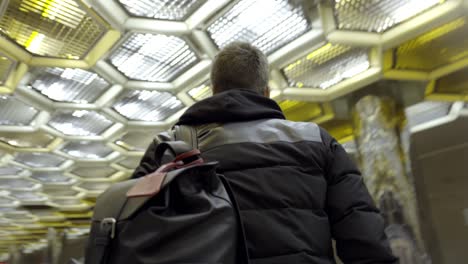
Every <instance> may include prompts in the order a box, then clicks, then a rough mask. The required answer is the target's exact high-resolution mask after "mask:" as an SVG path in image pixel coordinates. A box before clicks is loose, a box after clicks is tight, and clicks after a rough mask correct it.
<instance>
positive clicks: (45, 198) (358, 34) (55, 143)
mask: <svg viewBox="0 0 468 264" xmlns="http://www.w3.org/2000/svg"><path fill="white" fill-rule="evenodd" d="M467 13H468V0H445V1H444V0H424V1H422V0H421V1H420V0H382V1H370V0H353V1H350V0H334V1H333V0H322V1H305V0H304V1H292V0H234V1H232V0H231V1H229V0H181V1H171V0H83V1H81V0H3V1H1V3H0V225H1V226H2V229H1V231H0V254H1V253H2V252H7V251H8V249H9V246H10V245H11V244H17V245H23V246H26V247H27V248H28V247H29V248H38V247H40V245H42V244H44V243H45V242H44V234H45V233H46V231H45V230H47V228H48V227H55V228H59V229H60V228H62V229H63V228H70V230H76V228H83V227H84V228H86V226H87V224H88V221H89V218H90V210H91V208H92V206H93V202H94V201H95V198H96V197H97V196H98V195H99V194H100V193H101V192H102V191H103V190H105V189H106V188H107V187H108V186H109V185H110V184H111V183H112V182H116V181H120V180H123V179H126V178H128V176H129V175H130V173H131V172H132V170H133V169H134V168H135V167H136V166H137V164H138V162H139V159H140V158H141V156H142V154H143V152H144V150H145V148H146V146H147V145H148V144H149V142H151V140H152V138H153V136H154V135H156V134H157V133H158V132H159V131H162V130H165V129H167V128H169V127H170V126H171V125H172V124H173V123H174V122H175V121H176V120H177V119H178V117H179V116H180V115H181V114H182V113H183V111H185V110H186V109H187V107H189V106H190V105H192V104H193V103H195V102H197V101H200V100H202V99H204V98H206V97H208V96H210V95H211V91H210V82H209V78H208V76H209V70H210V65H211V62H212V60H213V58H214V56H215V55H216V53H217V51H218V50H219V49H221V48H222V47H224V46H225V45H226V44H228V43H230V42H232V41H248V42H251V43H253V44H254V45H256V46H258V47H259V48H260V49H261V50H262V51H264V52H265V54H267V55H268V60H269V62H270V65H271V78H270V79H271V81H270V87H271V90H272V92H271V95H272V98H273V99H275V100H277V101H278V103H279V104H280V106H281V107H282V108H283V110H284V111H285V113H286V116H287V117H288V118H289V119H291V120H302V121H315V122H318V123H322V124H324V126H325V127H327V128H329V129H330V131H332V133H334V132H333V131H335V130H336V131H337V132H336V135H339V134H340V133H341V134H343V133H344V132H343V131H345V132H346V133H344V134H343V135H344V137H346V138H349V137H350V136H352V128H351V127H350V126H349V124H348V123H346V122H342V121H340V120H336V119H334V116H335V115H334V110H333V108H332V107H331V106H330V102H331V101H332V100H334V99H336V98H340V97H341V96H344V95H347V94H349V93H352V92H353V91H355V90H357V89H360V88H362V87H364V86H368V85H369V84H371V83H373V82H376V81H378V80H381V79H391V80H418V81H424V82H427V83H428V85H427V91H426V95H427V99H429V100H445V101H450V102H454V101H457V100H465V101H466V100H467V98H468V92H467V91H468V88H467V87H468V86H467V78H466V76H467V74H466V68H467V66H468V31H467V29H468V26H467V25H468V17H467V15H466V14H467ZM452 77H453V78H452ZM421 107H423V108H422V109H425V108H424V107H429V108H430V109H432V110H431V111H429V112H430V113H436V114H438V115H441V113H445V114H443V115H444V116H446V115H448V113H449V112H450V109H452V108H453V107H455V106H452V104H451V103H443V104H437V103H433V104H429V105H427V104H426V105H423V106H421ZM457 107H458V108H460V109H463V106H461V107H460V106H457ZM429 108H428V109H429ZM463 111H465V112H466V110H463ZM413 112H414V111H413ZM419 112H421V111H419ZM419 112H418V111H416V113H419ZM423 112H424V111H423ZM409 113H412V112H409ZM409 115H410V114H409ZM427 116H428V115H427V113H426V115H425V116H424V118H425V119H424V118H419V119H417V118H416V119H417V121H411V122H413V123H414V124H416V125H421V124H420V123H421V121H420V120H426V119H427ZM436 117H439V116H437V115H434V116H431V115H429V120H430V119H433V118H436ZM424 122H425V121H424ZM337 137H339V136H337ZM76 219H80V221H78V220H76ZM72 228H75V229H72ZM12 241H13V242H12Z"/></svg>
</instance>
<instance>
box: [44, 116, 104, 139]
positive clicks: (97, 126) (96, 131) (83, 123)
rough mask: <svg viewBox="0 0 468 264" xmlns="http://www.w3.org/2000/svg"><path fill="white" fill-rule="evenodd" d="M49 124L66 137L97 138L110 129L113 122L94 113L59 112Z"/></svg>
mask: <svg viewBox="0 0 468 264" xmlns="http://www.w3.org/2000/svg"><path fill="white" fill-rule="evenodd" d="M48 124H49V125H50V126H51V127H53V128H55V129H56V130H58V131H60V132H62V133H63V134H65V135H70V136H97V135H100V134H101V133H103V132H104V131H105V130H106V129H108V128H110V127H111V126H112V124H113V122H112V121H111V120H109V119H108V118H107V117H105V116H103V115H101V114H99V113H96V112H93V111H87V110H74V111H73V110H58V111H56V112H55V113H54V114H53V115H52V117H51V119H50V121H49V123H48Z"/></svg>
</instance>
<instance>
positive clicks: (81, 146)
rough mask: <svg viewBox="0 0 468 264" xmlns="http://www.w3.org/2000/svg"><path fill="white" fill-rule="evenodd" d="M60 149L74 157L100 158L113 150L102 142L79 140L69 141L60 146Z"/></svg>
mask: <svg viewBox="0 0 468 264" xmlns="http://www.w3.org/2000/svg"><path fill="white" fill-rule="evenodd" d="M61 151H63V152H65V153H67V154H68V155H70V156H72V157H74V158H82V159H91V160H92V159H101V158H104V157H106V156H107V155H109V154H111V153H112V152H113V150H112V149H111V148H109V147H108V146H106V145H105V144H104V143H102V142H96V141H79V142H75V141H73V142H69V143H67V144H66V145H65V146H63V147H62V149H61Z"/></svg>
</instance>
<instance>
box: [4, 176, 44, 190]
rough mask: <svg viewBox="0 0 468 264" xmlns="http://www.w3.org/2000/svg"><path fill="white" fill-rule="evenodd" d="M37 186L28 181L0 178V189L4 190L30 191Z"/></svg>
mask: <svg viewBox="0 0 468 264" xmlns="http://www.w3.org/2000/svg"><path fill="white" fill-rule="evenodd" d="M36 186H37V184H36V183H35V182H33V181H31V180H29V179H24V178H19V179H14V178H12V179H10V178H0V189H6V190H12V191H16V190H32V189H35V187H36Z"/></svg>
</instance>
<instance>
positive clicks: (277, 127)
mask: <svg viewBox="0 0 468 264" xmlns="http://www.w3.org/2000/svg"><path fill="white" fill-rule="evenodd" d="M197 130H198V136H199V147H200V149H202V150H206V149H209V148H214V147H218V146H220V145H227V144H236V143H245V142H250V143H273V142H290V143H291V142H300V141H313V142H322V138H321V136H320V128H319V127H318V126H317V125H316V124H314V123H305V122H292V121H287V120H282V119H264V120H255V121H250V122H239V123H229V124H224V125H219V126H207V127H199V128H198V129H197Z"/></svg>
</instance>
